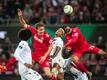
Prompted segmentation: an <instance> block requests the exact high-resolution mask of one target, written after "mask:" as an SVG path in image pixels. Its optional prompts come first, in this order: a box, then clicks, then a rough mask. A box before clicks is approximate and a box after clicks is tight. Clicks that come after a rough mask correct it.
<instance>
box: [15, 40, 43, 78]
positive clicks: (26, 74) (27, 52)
mask: <svg viewBox="0 0 107 80" xmlns="http://www.w3.org/2000/svg"><path fill="white" fill-rule="evenodd" d="M14 56H15V58H16V60H17V61H18V69H19V74H20V76H21V79H22V80H40V79H41V78H42V77H41V75H40V74H39V73H38V72H36V71H34V70H32V69H31V68H27V67H26V66H25V65H24V64H25V63H28V64H31V65H32V55H31V49H30V47H29V45H28V43H27V42H26V41H21V42H20V43H19V45H18V47H17V49H16V50H15V53H14Z"/></svg>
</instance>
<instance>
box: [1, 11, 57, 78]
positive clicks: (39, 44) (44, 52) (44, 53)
mask: <svg viewBox="0 0 107 80" xmlns="http://www.w3.org/2000/svg"><path fill="white" fill-rule="evenodd" d="M18 17H19V21H20V23H21V25H22V26H23V28H25V29H28V30H30V31H31V33H32V38H33V49H34V52H33V53H32V59H33V62H37V63H39V64H40V66H41V68H42V69H43V71H44V72H45V74H46V76H48V77H49V78H50V79H52V80H55V76H54V75H53V74H52V73H51V71H50V64H49V54H50V52H51V48H52V46H51V43H52V39H51V37H50V36H49V35H48V34H47V33H46V32H45V26H44V24H43V23H37V24H36V25H35V26H36V28H33V27H32V26H30V25H28V24H26V22H25V20H24V18H23V15H22V11H21V10H20V9H18ZM15 62H16V59H15V58H12V59H11V60H10V61H9V63H8V64H7V65H6V67H5V68H6V69H8V68H9V67H10V66H11V65H12V64H14V63H15ZM5 68H4V67H2V69H5Z"/></svg>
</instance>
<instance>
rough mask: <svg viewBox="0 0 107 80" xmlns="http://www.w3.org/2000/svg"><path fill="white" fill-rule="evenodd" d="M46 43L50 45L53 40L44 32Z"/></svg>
mask: <svg viewBox="0 0 107 80" xmlns="http://www.w3.org/2000/svg"><path fill="white" fill-rule="evenodd" d="M45 36H46V40H45V41H46V43H47V45H51V44H52V42H53V40H52V38H51V37H50V36H49V35H48V34H47V33H46V35H45Z"/></svg>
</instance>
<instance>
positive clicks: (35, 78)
mask: <svg viewBox="0 0 107 80" xmlns="http://www.w3.org/2000/svg"><path fill="white" fill-rule="evenodd" d="M20 76H21V80H42V76H41V75H40V74H39V73H38V72H36V71H34V70H32V69H27V70H26V71H25V72H23V74H20Z"/></svg>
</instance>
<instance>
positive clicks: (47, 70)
mask: <svg viewBox="0 0 107 80" xmlns="http://www.w3.org/2000/svg"><path fill="white" fill-rule="evenodd" d="M40 66H41V67H42V69H43V71H44V72H45V74H46V76H47V77H49V78H50V79H51V80H55V79H56V76H55V75H54V74H53V73H51V69H50V64H49V60H45V61H44V62H43V63H42V64H40Z"/></svg>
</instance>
